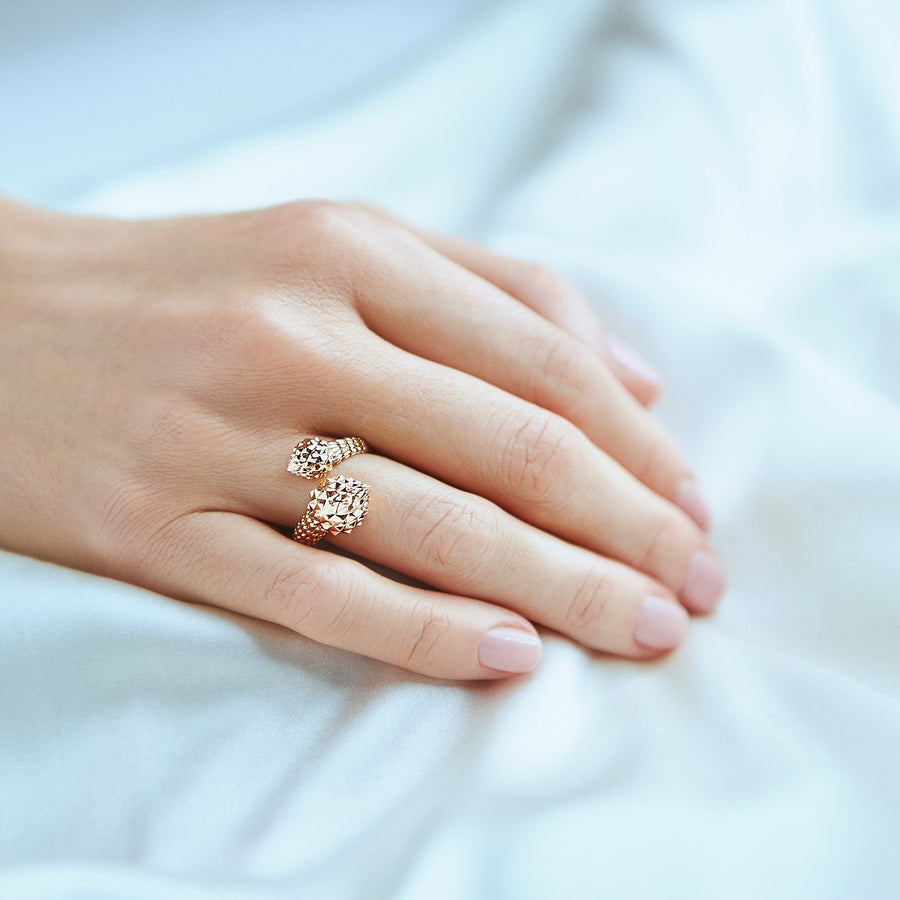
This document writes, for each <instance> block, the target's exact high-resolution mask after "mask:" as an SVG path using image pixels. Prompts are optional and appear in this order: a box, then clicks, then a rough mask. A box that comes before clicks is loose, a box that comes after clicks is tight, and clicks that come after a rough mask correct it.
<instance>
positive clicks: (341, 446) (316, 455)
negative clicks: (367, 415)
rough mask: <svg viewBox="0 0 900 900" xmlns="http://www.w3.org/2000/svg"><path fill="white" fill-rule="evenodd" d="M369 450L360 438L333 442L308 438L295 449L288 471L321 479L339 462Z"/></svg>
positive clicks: (304, 476)
mask: <svg viewBox="0 0 900 900" xmlns="http://www.w3.org/2000/svg"><path fill="white" fill-rule="evenodd" d="M368 449H369V448H368V447H367V446H366V442H365V441H364V440H363V439H362V438H358V437H345V438H337V439H335V440H331V441H330V440H326V439H325V438H320V437H310V438H306V439H305V440H303V441H300V443H299V444H297V446H296V447H294V449H293V452H292V453H291V461H290V462H289V463H288V467H287V470H288V472H291V473H292V474H294V475H300V476H302V477H303V478H321V477H322V476H323V475H327V474H328V473H329V472H330V471H331V470H332V469H333V468H334V467H335V466H336V465H337V464H338V463H339V462H342V461H343V460H345V459H349V458H350V457H351V456H356V454H357V453H365V452H366V451H367V450H368Z"/></svg>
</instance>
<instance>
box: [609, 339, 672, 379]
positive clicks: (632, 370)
mask: <svg viewBox="0 0 900 900" xmlns="http://www.w3.org/2000/svg"><path fill="white" fill-rule="evenodd" d="M603 348H604V350H605V351H606V356H607V359H608V360H609V362H610V365H611V368H612V369H613V371H614V372H616V370H617V369H618V372H616V374H617V375H620V376H621V378H620V380H623V381H626V382H627V381H629V380H630V381H633V382H636V383H637V384H638V385H640V386H642V387H643V389H644V391H645V392H647V393H650V392H653V393H656V392H657V391H659V389H660V388H661V387H662V379H661V378H660V377H659V374H658V373H657V371H656V369H654V368H653V367H652V366H651V365H650V363H648V362H647V361H646V360H645V359H644V358H643V357H642V356H640V355H639V354H638V352H637V350H635V349H634V347H632V346H631V345H630V344H626V343H625V341H623V340H622V338H620V337H616V336H615V335H614V334H606V335H604V336H603Z"/></svg>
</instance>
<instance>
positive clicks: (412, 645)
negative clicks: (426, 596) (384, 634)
mask: <svg viewBox="0 0 900 900" xmlns="http://www.w3.org/2000/svg"><path fill="white" fill-rule="evenodd" d="M451 627H452V623H451V621H450V615H449V613H448V611H447V609H446V608H445V607H444V606H442V605H441V604H440V603H439V602H436V601H431V600H420V601H419V602H418V603H417V604H416V606H415V608H414V609H413V613H412V616H411V617H410V631H409V637H408V638H407V641H408V643H409V650H407V651H406V652H405V658H406V663H407V665H408V666H409V667H410V668H412V669H423V668H425V667H426V666H428V664H429V663H430V662H431V661H432V658H433V656H434V654H435V651H436V650H437V649H438V648H439V647H440V645H441V644H442V642H443V639H444V636H445V635H446V634H447V633H448V632H449V631H450V629H451Z"/></svg>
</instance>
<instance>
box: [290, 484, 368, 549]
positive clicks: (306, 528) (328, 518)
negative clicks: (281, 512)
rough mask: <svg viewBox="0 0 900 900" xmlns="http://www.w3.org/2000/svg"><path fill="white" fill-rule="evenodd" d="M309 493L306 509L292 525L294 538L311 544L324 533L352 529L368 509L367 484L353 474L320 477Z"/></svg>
mask: <svg viewBox="0 0 900 900" xmlns="http://www.w3.org/2000/svg"><path fill="white" fill-rule="evenodd" d="M309 496H310V500H309V505H308V506H307V507H306V513H305V514H304V516H303V518H302V519H301V520H300V521H299V522H298V523H297V527H296V528H294V540H295V541H300V543H301V544H308V545H309V546H310V547H312V546H313V545H314V544H317V543H318V542H319V541H320V540H321V539H322V538H323V537H325V535H326V534H345V533H347V532H350V531H353V529H354V528H356V527H357V526H358V525H359V524H360V523H361V522H362V520H363V519H364V518H365V517H366V513H367V512H368V511H369V486H368V485H367V484H364V483H363V482H361V481H357V480H356V479H355V478H346V477H344V476H343V475H338V476H337V477H335V478H323V479H322V480H321V481H320V482H319V484H318V486H317V487H316V488H315V489H314V490H313V491H312V493H311V494H310V495H309Z"/></svg>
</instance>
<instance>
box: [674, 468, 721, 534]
mask: <svg viewBox="0 0 900 900" xmlns="http://www.w3.org/2000/svg"><path fill="white" fill-rule="evenodd" d="M675 502H676V503H677V504H678V505H679V506H680V507H681V508H682V509H683V510H684V511H685V512H686V513H687V514H688V515H689V516H690V517H691V518H692V519H693V520H694V521H695V522H696V523H697V524H698V525H699V526H700V527H701V528H702V529H703V530H704V531H709V526H710V522H711V521H712V516H711V515H710V512H709V507H708V506H707V505H706V501H705V500H704V499H703V494H701V493H700V488H699V487H698V486H697V482H696V480H695V479H693V478H685V479H684V481H682V482H681V486H680V487H679V488H678V496H677V497H676V498H675Z"/></svg>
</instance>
